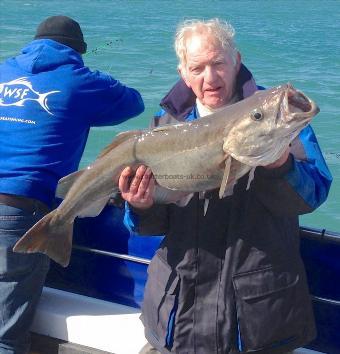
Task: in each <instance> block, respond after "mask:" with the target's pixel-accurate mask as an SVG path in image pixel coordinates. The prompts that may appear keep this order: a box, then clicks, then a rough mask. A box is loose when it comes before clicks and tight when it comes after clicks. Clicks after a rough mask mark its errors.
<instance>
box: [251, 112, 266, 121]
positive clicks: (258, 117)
mask: <svg viewBox="0 0 340 354" xmlns="http://www.w3.org/2000/svg"><path fill="white" fill-rule="evenodd" d="M251 118H252V119H253V120H255V121H259V120H262V118H263V113H262V111H261V110H260V109H254V110H253V112H251Z"/></svg>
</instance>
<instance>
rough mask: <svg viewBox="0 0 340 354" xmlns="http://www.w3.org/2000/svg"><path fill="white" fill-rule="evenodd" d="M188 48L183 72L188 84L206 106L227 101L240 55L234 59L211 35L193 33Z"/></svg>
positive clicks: (232, 86) (220, 104) (230, 93)
mask: <svg viewBox="0 0 340 354" xmlns="http://www.w3.org/2000/svg"><path fill="white" fill-rule="evenodd" d="M186 48H187V52H186V59H187V61H186V64H185V66H184V67H182V69H181V70H180V73H181V75H182V77H183V79H184V81H185V83H186V84H187V86H189V87H190V88H192V90H193V91H194V93H195V95H196V97H197V98H198V99H199V100H200V102H201V103H202V104H203V105H204V106H207V107H209V108H213V109H215V108H219V107H222V106H224V105H226V104H228V103H229V101H230V100H231V99H232V98H233V96H234V93H235V82H236V76H237V74H238V71H239V68H240V62H241V59H240V55H239V54H237V59H236V63H234V62H233V59H232V57H231V55H230V54H229V53H228V51H227V50H225V49H223V48H222V47H221V45H220V44H219V43H218V42H216V40H214V38H212V37H211V36H210V35H201V36H200V35H193V37H191V38H190V39H188V41H187V47H186Z"/></svg>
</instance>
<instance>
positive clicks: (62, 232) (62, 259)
mask: <svg viewBox="0 0 340 354" xmlns="http://www.w3.org/2000/svg"><path fill="white" fill-rule="evenodd" d="M55 213H56V210H53V211H52V212H50V213H49V214H47V215H45V216H44V217H43V218H42V219H40V220H39V221H38V222H37V223H36V224H35V225H34V226H32V227H31V228H30V229H29V230H28V231H27V232H26V233H25V234H24V236H22V237H21V238H20V239H19V241H18V242H17V243H16V244H15V245H14V247H13V251H14V252H19V253H44V254H46V255H47V256H48V257H50V258H51V259H53V260H54V261H55V262H57V263H59V264H60V265H62V266H63V267H67V265H68V264H69V262H70V257H71V251H72V234H73V222H72V223H71V224H70V223H59V224H55V223H53V218H54V215H55Z"/></svg>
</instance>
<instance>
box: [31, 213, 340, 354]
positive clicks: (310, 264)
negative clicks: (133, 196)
mask: <svg viewBox="0 0 340 354" xmlns="http://www.w3.org/2000/svg"><path fill="white" fill-rule="evenodd" d="M123 213H124V210H123V207H117V206H106V207H105V209H104V210H103V212H102V213H101V214H100V215H99V216H98V217H95V218H84V219H77V220H76V223H75V227H74V245H73V251H72V257H71V262H70V265H69V266H68V267H67V268H62V267H60V266H59V265H57V264H56V263H54V262H52V263H51V268H50V271H49V274H48V277H47V281H46V287H47V288H45V290H44V292H45V297H46V296H47V297H50V298H51V299H52V300H48V301H52V302H53V301H55V300H53V297H54V296H57V297H58V296H59V295H60V296H61V297H62V298H63V299H64V300H62V301H64V302H63V303H65V302H67V301H68V300H65V299H69V300H70V299H72V301H75V303H83V306H84V307H87V308H88V306H89V305H87V302H86V301H89V303H91V304H92V305H91V306H95V305H93V301H94V303H96V304H97V308H98V311H99V312H100V313H101V314H102V312H103V311H104V310H103V309H102V306H104V309H105V308H106V307H105V306H109V307H107V311H108V313H109V314H110V313H111V314H113V313H114V314H117V315H122V314H128V315H129V316H127V317H126V318H129V319H130V322H129V321H128V320H125V322H126V324H127V323H129V324H128V325H127V328H128V331H129V332H130V333H132V332H131V330H132V328H135V329H134V336H136V338H138V340H137V343H136V347H135V348H137V346H139V345H142V344H143V342H144V338H142V337H143V329H142V326H141V323H140V321H139V319H138V317H139V309H140V306H141V303H142V300H143V291H144V286H145V282H146V278H147V267H148V264H149V262H150V259H151V258H152V256H153V254H154V252H155V251H156V250H157V248H158V246H159V244H160V242H161V241H162V238H163V236H162V235H160V236H136V235H130V233H129V231H128V230H127V229H126V228H125V226H124V225H123V222H122V220H123ZM300 236H301V254H302V258H303V261H304V263H305V267H306V272H307V278H308V283H309V287H310V291H311V294H312V300H313V307H314V313H315V318H316V324H317V332H318V335H317V338H316V339H315V340H314V341H313V342H311V343H310V344H309V345H308V346H307V347H306V349H305V351H304V353H307V352H309V353H312V352H313V351H314V352H319V353H332V354H336V353H340V336H339V335H338V333H339V330H340V284H339V283H337V282H336V281H335V279H339V278H340V263H339V262H338V261H337V259H339V258H340V233H337V232H331V231H326V230H321V229H314V228H308V227H301V228H300ZM43 295H44V294H43ZM42 298H43V301H44V296H43V297H42ZM58 298H59V297H58ZM86 299H89V300H86ZM45 300H46V299H45ZM70 301H71V300H70ZM72 301H71V303H72ZM110 304H112V308H111V307H110ZM70 306H74V305H70ZM132 314H134V317H133V316H132ZM39 316H40V319H39V321H40V322H41V321H43V320H42V319H41V312H40V315H39ZM36 317H37V316H36ZM136 321H138V323H136ZM94 326H96V325H94ZM112 326H115V324H112ZM134 326H136V327H134ZM90 327H91V326H90ZM39 328H40V324H39V323H37V319H36V320H35V324H34V326H33V331H34V330H36V331H37V332H38V333H39ZM94 328H96V327H94ZM98 330H99V329H98ZM119 330H123V327H122V326H121V327H120V328H119ZM40 331H41V330H40ZM112 333H114V332H112ZM60 336H61V335H59V337H60ZM84 336H85V334H84ZM112 336H113V334H112ZM66 337H67V335H66ZM62 339H65V338H62ZM66 339H67V340H69V341H70V342H72V338H66ZM117 345H118V343H117ZM120 345H121V344H120ZM104 347H105V346H104ZM139 348H141V347H139ZM104 349H105V348H104ZM124 350H125V349H122V351H119V352H116V353H117V354H124ZM129 350H135V349H131V348H130V349H129ZM295 352H296V351H295ZM295 352H294V353H295ZM300 352H301V353H302V351H300ZM127 353H128V354H134V353H133V352H131V351H130V352H127ZM136 353H138V351H136ZM296 353H297V352H296Z"/></svg>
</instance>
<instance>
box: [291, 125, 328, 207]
mask: <svg viewBox="0 0 340 354" xmlns="http://www.w3.org/2000/svg"><path fill="white" fill-rule="evenodd" d="M298 140H299V142H300V144H301V145H300V146H301V147H302V149H301V148H300V153H297V156H295V159H294V163H293V168H292V169H291V170H290V171H289V172H288V173H287V175H286V176H285V179H286V180H287V181H288V183H289V184H290V185H291V186H292V188H293V189H294V190H295V191H296V192H297V193H298V194H299V195H300V197H301V198H302V199H303V200H304V201H305V203H306V204H307V205H308V206H309V207H310V208H311V209H312V210H314V209H316V208H317V207H319V206H320V205H321V204H322V203H323V202H324V201H325V200H326V199H327V196H328V192H329V189H330V186H331V183H332V176H331V173H330V171H329V169H328V167H327V165H326V162H325V160H324V158H323V156H322V153H321V150H320V147H319V144H318V142H317V139H316V137H315V134H314V132H313V129H312V127H311V126H307V127H306V128H305V129H303V130H302V131H301V132H300V134H299V136H298ZM293 154H294V150H293ZM299 155H300V156H299Z"/></svg>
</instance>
